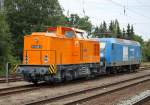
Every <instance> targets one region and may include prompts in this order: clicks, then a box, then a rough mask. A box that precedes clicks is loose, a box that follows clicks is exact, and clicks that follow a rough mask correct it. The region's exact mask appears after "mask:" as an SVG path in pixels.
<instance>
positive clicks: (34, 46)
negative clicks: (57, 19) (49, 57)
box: [31, 45, 42, 49]
mask: <svg viewBox="0 0 150 105" xmlns="http://www.w3.org/2000/svg"><path fill="white" fill-rule="evenodd" d="M31 48H37V49H41V48H42V46H41V45H32V46H31Z"/></svg>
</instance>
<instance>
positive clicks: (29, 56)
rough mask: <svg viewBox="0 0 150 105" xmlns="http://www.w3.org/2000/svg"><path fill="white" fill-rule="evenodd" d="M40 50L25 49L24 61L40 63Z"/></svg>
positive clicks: (32, 63)
mask: <svg viewBox="0 0 150 105" xmlns="http://www.w3.org/2000/svg"><path fill="white" fill-rule="evenodd" d="M41 54H42V52H41V51H40V50H26V51H24V63H25V64H30V65H40V64H42V58H41Z"/></svg>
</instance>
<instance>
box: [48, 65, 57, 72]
mask: <svg viewBox="0 0 150 105" xmlns="http://www.w3.org/2000/svg"><path fill="white" fill-rule="evenodd" d="M56 70H57V68H56V65H54V64H52V65H50V66H49V73H50V74H55V73H56Z"/></svg>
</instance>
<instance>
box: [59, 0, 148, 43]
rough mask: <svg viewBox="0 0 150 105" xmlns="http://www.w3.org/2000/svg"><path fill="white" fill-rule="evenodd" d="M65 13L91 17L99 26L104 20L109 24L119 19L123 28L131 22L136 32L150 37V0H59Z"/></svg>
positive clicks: (145, 38) (144, 37)
mask: <svg viewBox="0 0 150 105" xmlns="http://www.w3.org/2000/svg"><path fill="white" fill-rule="evenodd" d="M58 1H59V3H60V5H61V7H62V8H63V9H64V14H65V15H67V13H68V11H69V14H71V13H76V14H78V15H79V16H81V17H83V16H84V12H83V10H84V11H85V15H86V16H89V17H90V21H91V22H92V23H93V24H94V25H95V26H99V25H100V23H101V22H102V21H104V20H105V21H106V22H107V23H108V24H109V23H110V21H111V20H115V19H117V20H118V21H119V23H120V26H121V28H123V27H124V28H126V26H127V24H128V23H130V24H131V25H133V26H134V29H135V33H136V34H138V35H140V36H142V38H143V39H144V40H148V39H150V0H58Z"/></svg>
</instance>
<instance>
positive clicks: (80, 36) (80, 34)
mask: <svg viewBox="0 0 150 105" xmlns="http://www.w3.org/2000/svg"><path fill="white" fill-rule="evenodd" d="M76 35H77V38H80V39H84V37H83V35H82V33H78V32H77V33H76Z"/></svg>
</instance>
